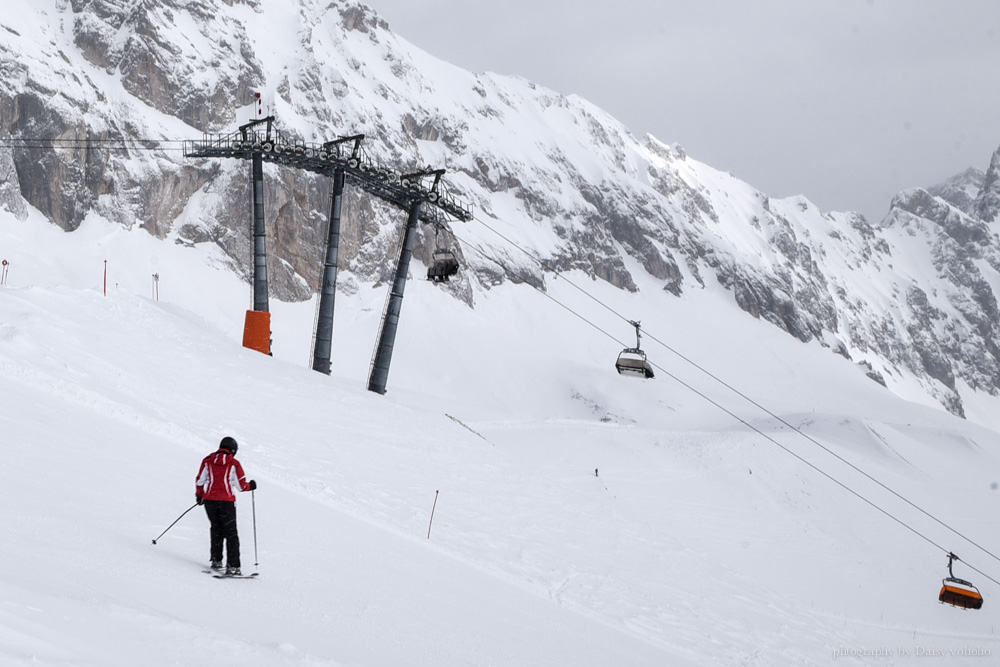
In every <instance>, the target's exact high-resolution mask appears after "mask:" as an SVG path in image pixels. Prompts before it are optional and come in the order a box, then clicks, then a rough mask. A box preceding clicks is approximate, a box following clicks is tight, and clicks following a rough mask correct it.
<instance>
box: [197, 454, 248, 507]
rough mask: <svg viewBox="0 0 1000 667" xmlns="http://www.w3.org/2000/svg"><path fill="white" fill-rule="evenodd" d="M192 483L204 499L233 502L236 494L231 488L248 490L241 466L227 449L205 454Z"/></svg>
mask: <svg viewBox="0 0 1000 667" xmlns="http://www.w3.org/2000/svg"><path fill="white" fill-rule="evenodd" d="M194 483H195V494H196V495H197V496H198V497H199V498H202V499H204V500H227V501H229V502H231V503H234V502H236V495H235V494H234V493H233V489H239V490H240V491H249V490H250V483H249V482H247V478H246V474H244V472H243V466H241V465H240V462H239V461H237V460H236V457H235V456H233V455H232V453H231V452H230V451H229V450H228V449H220V450H219V451H217V452H215V453H214V454H209V455H208V456H206V457H205V458H204V459H203V460H202V462H201V468H200V469H199V470H198V477H196V478H195V482H194Z"/></svg>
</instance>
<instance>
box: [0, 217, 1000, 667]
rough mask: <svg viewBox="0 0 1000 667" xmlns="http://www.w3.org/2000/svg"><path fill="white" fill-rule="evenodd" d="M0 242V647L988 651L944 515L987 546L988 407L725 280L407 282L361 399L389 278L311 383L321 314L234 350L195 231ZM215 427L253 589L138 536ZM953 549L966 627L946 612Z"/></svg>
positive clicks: (9, 650)
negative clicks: (937, 402) (783, 320)
mask: <svg viewBox="0 0 1000 667" xmlns="http://www.w3.org/2000/svg"><path fill="white" fill-rule="evenodd" d="M0 239H2V241H0V255H3V256H4V258H5V259H8V260H9V261H10V266H9V274H8V276H7V284H6V285H4V286H3V287H2V288H0V405H2V406H3V409H2V410H0V420H2V422H3V430H2V433H3V442H4V445H3V451H4V454H5V457H4V459H5V465H4V466H2V467H0V507H2V508H3V524H4V539H3V540H0V664H4V665H29V664H30V665H36V664H42V665H60V666H74V667H75V666H90V665H102V666H105V665H108V666H116V665H136V664H142V665H150V666H153V667H158V666H160V665H164V666H165V665H177V664H183V665H209V664H211V665H304V666H314V665H358V666H372V667H374V666H397V665H512V666H513V665H518V666H520V665H684V664H691V665H707V664H711V665H778V664H782V665H784V664H799V665H824V664H834V663H836V664H838V665H840V664H847V665H850V664H870V663H871V662H875V661H876V658H875V657H873V656H872V654H874V653H878V652H881V653H882V655H881V656H880V657H878V658H877V662H878V664H897V665H900V664H912V663H911V661H910V658H911V657H915V656H919V657H920V658H921V660H922V661H923V662H922V664H934V663H941V664H954V662H953V661H955V660H957V659H958V658H959V655H958V652H960V651H964V652H966V653H969V652H973V653H976V652H978V654H980V655H979V657H982V656H983V655H985V656H987V658H988V657H995V656H997V655H1000V641H998V638H997V636H996V634H995V628H994V621H993V618H994V616H993V609H994V605H995V604H996V602H995V600H996V592H997V589H998V586H996V585H994V584H993V583H992V582H991V581H990V580H989V579H988V578H986V577H985V576H982V575H980V574H978V573H977V572H975V571H974V570H972V569H971V568H970V567H969V565H971V566H974V567H976V568H977V569H979V570H981V571H982V572H983V573H985V574H987V575H989V576H990V577H993V578H998V577H1000V566H998V564H997V562H996V559H995V558H993V557H991V556H990V555H989V554H988V553H984V551H983V550H981V549H978V548H976V547H975V546H972V545H970V544H969V543H968V542H967V541H965V540H963V539H961V538H960V537H958V536H956V535H955V534H954V533H953V532H951V531H950V530H949V529H948V527H951V528H954V529H956V530H958V531H960V532H962V533H963V534H965V535H967V536H969V537H971V538H972V539H973V540H975V541H976V542H977V543H978V544H979V545H981V546H982V547H983V548H985V549H986V550H988V551H989V552H991V553H998V552H1000V544H998V539H997V537H996V534H997V531H996V519H995V518H994V516H995V504H996V502H997V499H998V498H997V495H996V494H997V492H996V491H995V490H994V489H995V487H996V481H997V479H998V474H997V472H996V471H997V470H998V460H997V459H998V453H1000V436H998V434H997V432H996V431H995V430H992V429H993V428H995V424H990V423H989V422H988V415H989V414H990V413H991V411H992V412H995V411H996V410H995V408H996V403H995V399H989V398H988V397H986V398H983V397H977V400H979V401H981V405H980V409H979V412H981V413H982V415H984V418H983V419H982V420H980V421H981V424H976V423H973V422H972V421H971V420H970V421H962V420H959V419H957V418H955V417H953V416H951V415H949V414H947V413H945V412H944V411H942V410H940V409H937V408H934V407H932V406H924V405H918V404H914V403H907V402H903V401H901V400H900V399H899V398H898V397H894V396H893V395H892V394H891V393H889V392H888V391H887V390H885V389H884V388H882V387H881V386H879V385H878V384H876V383H874V382H872V381H871V380H869V379H868V378H866V377H865V375H864V373H863V372H862V371H861V370H859V369H857V368H854V367H852V365H851V364H845V363H843V361H842V360H838V359H837V358H836V357H835V356H834V355H831V354H829V352H828V351H824V350H822V349H820V348H818V346H815V345H804V344H801V343H799V342H797V341H796V340H794V339H792V338H791V337H789V336H787V335H786V334H784V333H783V332H781V331H779V330H777V329H776V328H775V327H773V326H770V325H768V324H766V323H763V322H759V321H748V318H746V317H745V315H743V314H742V313H741V312H740V311H739V310H738V309H737V308H736V307H735V306H734V305H733V304H732V303H731V300H730V299H729V298H727V297H726V295H725V293H723V291H722V288H721V287H716V288H707V289H706V290H705V291H704V292H703V293H701V294H698V295H697V298H695V297H683V298H679V299H678V298H674V297H672V296H669V295H664V294H663V293H662V292H661V291H659V290H657V289H653V288H652V286H647V285H642V286H641V288H642V289H641V290H640V293H639V294H629V293H623V292H621V291H618V290H615V289H614V288H612V287H610V286H608V285H607V284H606V283H604V282H603V281H590V280H588V279H587V278H585V277H583V276H576V275H571V276H567V278H569V280H566V279H556V280H554V281H550V285H549V286H548V287H549V295H551V296H552V297H553V298H554V299H555V300H556V301H553V300H552V299H550V298H548V297H546V296H544V295H542V294H540V293H538V292H535V291H534V290H532V289H531V288H529V287H528V286H526V285H519V286H518V285H511V284H504V285H502V286H500V287H497V288H494V289H493V290H490V291H489V292H488V293H479V294H477V295H476V301H477V305H476V308H475V310H473V309H470V308H468V307H466V306H464V305H463V304H461V303H459V302H457V301H456V300H455V299H453V298H451V297H449V296H447V295H445V294H443V293H442V292H441V290H440V289H439V288H437V287H435V286H434V285H433V284H431V283H429V282H427V281H423V280H411V281H410V282H409V284H408V286H407V291H406V295H405V300H404V305H403V311H402V317H401V321H400V328H399V337H398V338H397V346H396V350H395V354H394V357H393V365H392V369H391V372H390V376H389V391H388V393H387V394H386V395H385V396H379V395H376V394H373V393H370V392H367V391H366V390H365V381H366V379H367V377H366V376H367V370H368V361H369V360H370V356H371V351H372V347H373V345H374V342H375V338H376V332H377V330H378V325H379V321H378V320H379V317H380V314H381V306H382V304H383V302H384V299H385V292H386V286H385V285H382V286H371V285H362V286H361V288H360V289H359V291H358V292H357V293H355V294H353V295H344V294H341V295H338V301H337V320H336V329H335V333H334V361H333V365H334V372H333V375H332V376H330V377H327V376H324V375H321V374H318V373H315V372H312V371H311V370H308V368H307V366H308V363H307V362H308V357H309V352H310V345H311V341H310V329H311V326H312V318H313V312H314V311H313V308H314V304H311V303H306V304H295V305H289V304H282V303H278V302H272V314H273V317H274V330H275V336H274V337H275V356H274V357H273V358H270V357H266V356H263V355H260V354H257V353H254V352H251V351H249V350H245V349H243V348H241V347H240V346H239V338H240V333H241V332H240V326H241V323H242V317H243V312H244V310H245V309H246V307H247V306H248V302H249V287H248V286H246V285H245V284H241V283H240V282H239V281H238V280H237V279H236V278H235V277H234V276H233V275H231V274H229V273H227V272H225V271H223V270H221V269H220V268H218V267H219V266H221V263H222V258H221V256H216V255H214V254H212V251H210V250H207V249H206V248H204V247H200V248H197V249H192V248H188V247H184V246H181V245H175V244H171V243H164V242H161V241H157V240H155V239H153V238H152V237H150V236H149V235H148V234H146V233H145V232H143V231H141V230H136V231H134V232H129V231H127V230H125V229H124V228H122V227H120V226H118V225H113V224H111V223H108V222H106V221H103V220H100V219H98V218H96V217H92V218H91V219H88V220H87V221H86V222H85V224H84V225H83V226H82V227H81V228H80V229H79V230H78V231H76V232H73V233H71V234H67V233H64V232H62V231H60V230H58V229H57V228H55V227H54V226H52V225H49V224H48V223H46V222H45V221H44V220H42V219H41V217H40V216H39V215H38V214H37V212H32V213H31V215H30V216H29V218H28V219H27V220H25V221H17V220H16V219H14V217H13V216H11V215H9V214H7V213H5V212H2V213H0ZM105 260H107V268H108V276H109V278H108V283H107V284H108V286H107V294H106V295H105V294H104V290H105V287H104V261H105ZM154 273H158V274H159V276H160V283H159V287H160V292H159V295H160V298H159V300H158V301H156V300H153V299H152V298H151V297H152V296H153V292H152V279H151V276H152V274H154ZM639 273H640V272H636V274H637V275H638V274H639ZM570 281H572V284H571V282H570ZM578 288H582V289H583V290H585V291H586V293H584V292H583V291H581V290H580V289H578ZM591 297H596V298H597V299H599V300H600V301H601V302H602V303H603V304H610V305H611V306H612V307H613V309H614V310H615V311H616V312H618V313H620V314H624V315H625V316H627V317H634V318H637V319H641V320H642V322H643V326H644V330H645V331H647V337H646V338H644V339H643V344H644V348H646V350H647V351H648V352H649V354H650V358H651V359H652V360H653V361H654V362H656V364H657V374H658V377H657V379H655V380H653V381H645V382H644V381H637V380H630V379H626V378H621V377H619V376H618V375H617V374H616V373H615V372H614V371H613V366H612V363H613V361H614V358H615V355H616V354H617V352H618V351H619V350H620V349H621V347H622V346H624V345H626V344H628V345H631V344H632V343H633V340H632V339H631V336H632V331H631V328H630V327H629V326H628V324H627V323H624V322H623V321H621V320H620V319H619V318H617V317H616V316H615V315H614V314H612V313H611V312H610V311H609V310H608V309H607V308H605V307H604V306H603V305H601V303H598V302H596V301H594V299H592V298H591ZM560 304H562V305H564V306H566V308H563V307H560ZM570 309H571V310H570ZM591 323H592V324H593V325H594V326H591ZM603 332H608V334H610V335H606V334H605V333H603ZM619 336H620V340H613V339H614V338H616V337H619ZM665 345H669V348H670V349H668V348H667V347H665ZM671 350H673V351H674V352H676V354H675V353H674V352H671ZM679 355H683V356H679ZM689 362H690V363H689ZM692 364H697V365H698V366H700V367H701V368H702V369H704V370H705V371H708V372H710V373H713V374H714V375H715V376H716V377H718V378H719V379H720V380H722V381H724V382H725V383H727V384H728V385H729V386H731V387H733V388H736V389H739V390H740V391H742V392H743V393H744V394H745V395H746V396H748V397H750V398H752V399H753V400H754V401H756V402H757V403H758V404H759V405H761V406H764V407H766V408H767V411H765V410H762V409H761V408H760V407H756V406H754V405H753V404H752V403H750V402H748V401H747V400H746V399H744V398H742V397H740V396H739V395H737V394H735V393H733V392H732V391H730V390H729V389H728V388H727V387H726V386H725V385H723V384H720V382H718V381H716V380H713V379H712V377H710V376H709V375H707V374H706V373H705V372H703V371H701V370H699V369H698V368H696V367H695V366H694V365H692ZM768 411H769V412H768ZM775 416H777V417H780V420H781V421H779V420H776V419H775ZM789 425H792V426H795V427H796V428H798V429H800V431H801V433H802V434H806V435H808V436H809V438H811V439H812V440H809V439H807V438H805V437H803V436H802V435H801V434H800V433H797V432H795V431H793V430H791V429H790V428H789V427H788V426H789ZM751 427H752V428H751ZM755 429H756V430H755ZM224 435H232V436H234V437H236V438H237V440H239V442H240V443H241V448H240V458H241V460H242V461H243V463H244V466H245V467H246V469H247V471H248V472H249V474H250V476H251V477H253V478H255V479H256V480H257V481H258V483H259V485H260V487H259V489H258V490H257V491H256V492H255V493H254V494H253V496H252V497H251V496H250V494H244V495H242V496H241V497H240V500H239V503H238V508H239V513H240V527H241V537H242V540H243V562H244V565H245V567H244V569H245V570H249V571H253V570H258V571H259V572H260V573H261V574H260V578H259V580H257V581H248V582H244V581H215V580H212V579H210V578H209V577H207V576H206V575H203V574H200V573H199V569H200V568H201V567H203V566H204V565H205V563H206V560H207V547H208V545H207V542H208V535H207V532H208V528H207V520H206V519H205V517H204V514H203V512H202V511H201V510H200V509H199V508H196V509H195V511H192V512H190V513H189V514H187V515H186V516H184V518H183V519H182V520H181V521H179V522H178V524H177V525H176V526H175V527H174V528H172V529H171V530H170V531H169V532H168V533H167V534H166V535H165V536H164V537H163V538H162V539H161V540H160V541H159V543H158V544H157V545H155V546H154V545H152V544H151V540H152V539H153V538H155V537H157V536H158V535H159V534H160V533H161V532H162V531H163V529H164V528H166V527H167V526H168V525H169V524H170V523H171V522H172V521H173V520H174V519H176V518H177V517H178V515H180V514H181V513H182V512H184V511H185V510H186V509H187V508H189V507H190V506H191V504H192V503H193V490H194V489H193V479H194V475H195V472H196V470H197V465H198V462H199V461H200V459H201V457H202V456H204V455H205V454H206V453H208V452H209V451H211V450H212V448H213V446H214V445H215V444H216V443H217V442H218V440H219V439H220V438H221V437H222V436H224ZM817 444H820V445H822V446H823V447H825V448H826V450H824V449H822V448H820V447H819V446H817ZM792 454H794V456H793V455H792ZM831 454H835V455H836V457H839V458H836V457H835V456H832V455H831ZM796 457H800V458H796ZM803 461H805V462H803ZM845 462H849V463H851V464H852V465H854V466H856V467H857V468H859V469H861V470H864V471H865V472H866V473H867V474H868V475H871V476H872V477H873V478H875V479H876V480H878V481H879V482H881V483H882V484H884V485H886V486H888V487H890V488H891V489H893V490H895V491H896V492H897V493H898V494H900V495H901V496H903V497H905V498H907V499H909V500H911V501H912V502H913V503H915V504H916V505H917V506H919V507H920V508H923V509H924V510H926V511H927V512H928V513H930V514H931V515H932V517H928V516H927V515H926V514H924V513H922V512H921V511H919V510H918V509H916V508H914V507H913V506H911V505H908V504H907V503H906V502H903V501H902V500H901V499H900V498H899V497H897V496H894V495H892V494H891V493H889V492H887V491H886V490H885V488H883V487H881V486H879V485H878V484H876V483H874V482H873V481H872V480H871V479H869V478H866V477H864V476H863V475H861V474H859V473H858V472H857V470H856V469H854V468H851V467H849V466H848V465H845ZM811 466H816V467H817V468H819V469H820V470H822V471H823V472H826V473H827V474H829V475H831V476H832V477H833V478H834V479H835V480H836V481H831V479H829V478H828V477H825V476H824V475H823V474H821V473H820V472H817V470H816V469H815V468H813V467H811ZM838 483H839V484H844V485H847V486H848V487H850V488H851V489H853V490H855V491H856V492H857V493H859V494H860V495H862V496H863V497H864V498H865V499H866V500H867V501H868V502H866V501H865V500H861V499H859V498H858V497H856V496H855V495H852V493H851V492H849V491H846V490H845V489H844V488H842V487H841V486H840V485H839V484H838ZM435 498H437V503H436V508H435V514H434V521H433V525H432V526H430V523H429V522H430V515H431V509H432V506H433V505H434V502H435ZM869 502H870V503H874V505H875V506H876V507H873V506H872V505H871V504H869ZM883 512H887V513H888V514H889V515H891V516H887V515H886V514H885V513H883ZM935 519H938V520H940V522H938V521H936V520H935ZM945 524H946V525H945ZM429 526H430V528H431V531H430V538H428V528H429ZM946 550H953V551H955V552H956V553H958V554H959V555H960V556H962V557H963V558H964V559H966V560H967V561H968V563H969V565H965V564H962V563H960V564H958V565H956V572H955V574H956V575H957V576H960V577H963V578H967V579H971V580H973V581H974V582H976V583H977V584H978V585H979V586H980V588H981V589H982V590H983V593H984V596H985V597H986V605H985V606H984V609H983V610H982V611H979V612H962V611H959V610H956V609H953V608H951V607H945V606H943V605H940V604H938V603H937V600H936V597H937V591H938V588H939V586H940V579H941V578H942V577H943V576H945V574H946V569H945V565H946V558H945V551H946ZM903 651H907V652H908V654H907V655H904V654H903V653H902V652H903ZM938 652H940V654H938ZM952 652H955V653H954V654H953V653H952ZM974 664H976V663H974ZM987 664H988V663H987Z"/></svg>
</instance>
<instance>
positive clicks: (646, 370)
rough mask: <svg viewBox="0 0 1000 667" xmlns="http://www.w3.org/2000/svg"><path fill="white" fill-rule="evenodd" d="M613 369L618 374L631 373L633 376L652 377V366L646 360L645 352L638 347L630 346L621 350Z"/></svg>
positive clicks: (649, 378) (648, 378)
mask: <svg viewBox="0 0 1000 667" xmlns="http://www.w3.org/2000/svg"><path fill="white" fill-rule="evenodd" d="M615 369H616V370H617V371H618V374H619V375H631V376H633V377H640V378H645V379H647V380H651V379H652V378H653V367H652V366H650V364H649V362H648V361H646V353H645V352H643V351H642V350H640V349H639V348H635V347H630V348H626V349H624V350H622V352H621V354H619V355H618V361H616V362H615Z"/></svg>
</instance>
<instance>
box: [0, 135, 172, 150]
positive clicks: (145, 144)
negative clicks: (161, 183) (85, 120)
mask: <svg viewBox="0 0 1000 667" xmlns="http://www.w3.org/2000/svg"><path fill="white" fill-rule="evenodd" d="M164 144H166V145H164ZM183 145H184V142H183V141H182V140H180V139H145V138H128V139H99V138H83V139H69V138H67V139H41V138H37V137H32V138H30V139H8V140H0V148H35V149H37V148H45V149H55V148H66V149H73V148H123V149H128V150H139V151H174V150H177V151H179V150H183Z"/></svg>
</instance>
